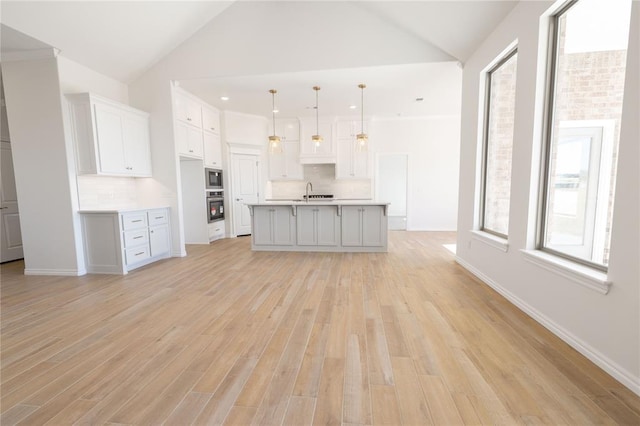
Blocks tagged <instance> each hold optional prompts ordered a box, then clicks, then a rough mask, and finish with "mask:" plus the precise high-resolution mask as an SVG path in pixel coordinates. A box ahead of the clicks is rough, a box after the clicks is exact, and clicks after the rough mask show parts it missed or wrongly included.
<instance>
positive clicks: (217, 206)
mask: <svg viewBox="0 0 640 426" xmlns="http://www.w3.org/2000/svg"><path fill="white" fill-rule="evenodd" d="M223 195H224V193H223V192H222V191H207V221H208V222H209V223H211V222H216V221H218V220H223V219H224V196H223Z"/></svg>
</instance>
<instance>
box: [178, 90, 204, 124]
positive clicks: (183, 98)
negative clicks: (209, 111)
mask: <svg viewBox="0 0 640 426" xmlns="http://www.w3.org/2000/svg"><path fill="white" fill-rule="evenodd" d="M175 103H176V105H175V107H176V109H175V117H176V119H177V120H180V121H184V122H185V123H188V124H191V125H192V126H196V127H198V128H202V111H201V106H200V102H198V101H197V100H196V99H194V98H193V97H192V96H191V95H189V94H188V93H186V92H184V91H182V90H180V89H177V90H176V92H175Z"/></svg>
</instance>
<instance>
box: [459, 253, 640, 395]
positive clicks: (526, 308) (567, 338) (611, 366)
mask: <svg viewBox="0 0 640 426" xmlns="http://www.w3.org/2000/svg"><path fill="white" fill-rule="evenodd" d="M456 262H457V263H458V264H459V265H460V266H462V267H463V268H464V269H466V270H467V271H469V272H470V273H472V274H473V275H475V276H476V277H477V278H479V279H480V280H481V281H482V282H484V283H485V284H487V285H488V286H489V287H491V288H492V289H494V290H495V291H497V292H498V293H500V294H501V295H502V296H503V297H504V298H505V299H507V300H508V301H509V302H511V303H513V304H514V305H515V306H517V307H518V308H519V309H520V310H522V311H523V312H524V313H526V314H527V315H529V316H530V317H531V318H533V319H534V320H536V321H537V322H538V323H540V324H541V325H542V326H544V327H545V328H546V329H547V330H549V331H551V332H552V333H553V334H555V335H556V336H558V337H559V338H560V339H562V340H563V341H564V342H565V343H567V344H568V345H569V346H571V347H572V348H574V349H575V350H577V351H578V352H580V353H581V354H582V355H584V356H585V357H587V358H588V359H589V360H590V361H592V362H593V363H594V364H596V365H597V366H598V367H600V368H602V369H603V370H604V371H605V372H606V373H608V374H609V375H611V376H612V377H613V378H614V379H616V380H618V381H619V382H620V383H622V384H623V385H624V386H626V387H627V388H629V390H631V391H632V392H633V393H635V394H636V395H638V396H640V377H638V376H634V375H633V373H631V372H630V371H628V370H626V369H625V368H623V367H621V366H620V365H618V364H617V363H616V362H615V361H613V360H611V359H610V358H609V357H607V356H606V355H604V354H602V353H601V352H600V351H598V350H597V349H595V348H593V347H592V346H591V345H589V344H588V343H586V342H585V341H583V340H582V339H581V338H579V337H578V336H576V335H574V334H573V333H571V332H570V331H568V330H566V329H565V328H564V327H562V326H561V325H559V324H557V323H556V322H555V321H553V320H552V319H551V318H549V317H547V316H546V315H544V314H543V313H541V312H539V311H538V310H537V309H535V308H534V307H533V306H531V305H529V304H528V303H526V302H525V301H523V300H522V299H520V298H519V297H518V296H516V295H514V294H513V293H511V292H510V291H509V290H507V289H505V288H504V287H503V286H501V285H499V284H498V283H496V282H495V281H493V280H492V279H491V278H489V277H488V276H486V275H485V274H483V273H482V272H480V271H479V270H478V269H476V268H475V267H473V266H471V265H470V264H469V263H467V262H466V261H464V260H462V259H461V258H460V257H458V256H456Z"/></svg>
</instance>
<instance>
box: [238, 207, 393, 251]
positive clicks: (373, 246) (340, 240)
mask: <svg viewBox="0 0 640 426" xmlns="http://www.w3.org/2000/svg"><path fill="white" fill-rule="evenodd" d="M388 205H389V203H379V202H367V201H364V202H354V201H318V202H313V201H310V202H308V203H307V202H295V201H294V202H282V201H273V202H262V203H252V204H247V206H248V207H249V211H250V213H251V219H252V220H251V226H252V232H251V235H252V236H251V249H252V250H256V251H328V252H386V251H387V207H388Z"/></svg>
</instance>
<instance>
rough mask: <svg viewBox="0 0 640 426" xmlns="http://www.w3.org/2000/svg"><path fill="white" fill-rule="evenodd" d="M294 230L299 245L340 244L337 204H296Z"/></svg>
mask: <svg viewBox="0 0 640 426" xmlns="http://www.w3.org/2000/svg"><path fill="white" fill-rule="evenodd" d="M296 210H297V213H296V218H297V220H296V223H297V227H296V231H297V237H298V245H300V246H337V245H338V244H340V216H339V215H338V214H339V207H338V206H298V207H297V208H296Z"/></svg>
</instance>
